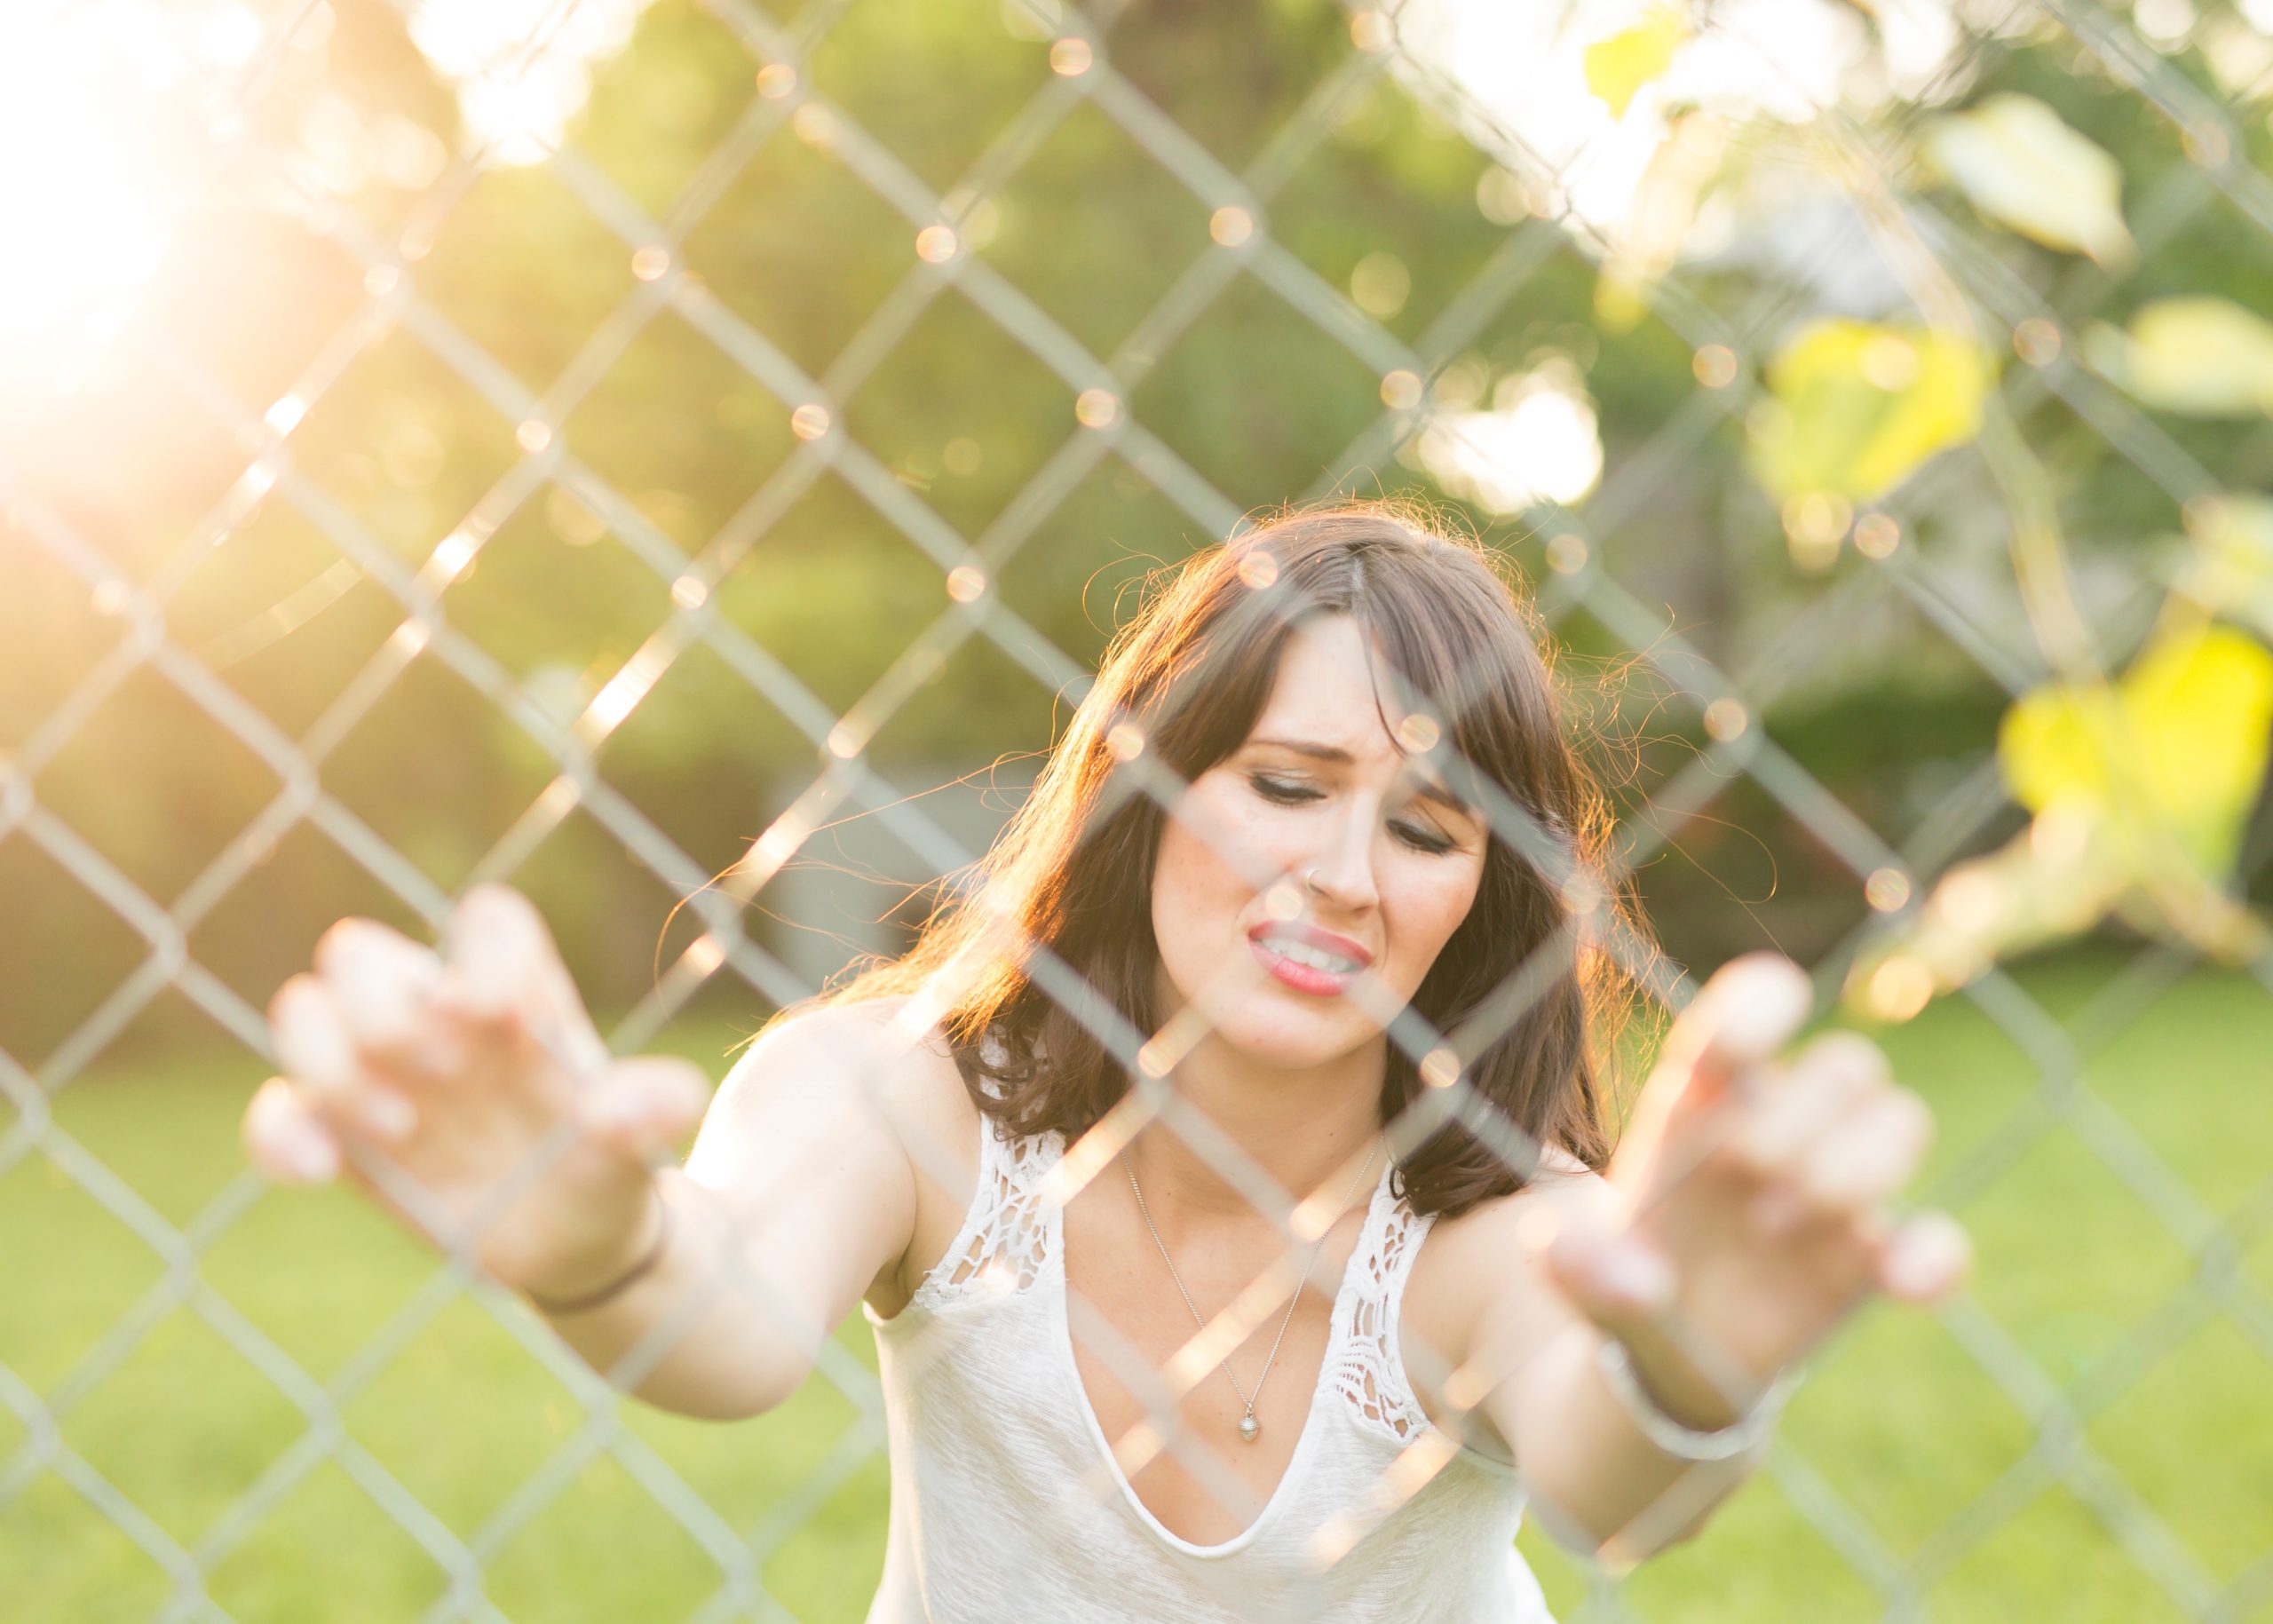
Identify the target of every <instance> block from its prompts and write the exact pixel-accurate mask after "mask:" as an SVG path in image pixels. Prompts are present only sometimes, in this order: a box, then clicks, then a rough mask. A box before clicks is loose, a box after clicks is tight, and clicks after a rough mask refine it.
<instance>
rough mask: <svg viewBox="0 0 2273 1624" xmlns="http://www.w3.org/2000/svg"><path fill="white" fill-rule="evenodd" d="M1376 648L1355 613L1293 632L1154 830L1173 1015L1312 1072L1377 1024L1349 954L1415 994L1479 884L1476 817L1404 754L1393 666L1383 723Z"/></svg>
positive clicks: (1390, 986)
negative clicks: (1242, 735) (1249, 717)
mask: <svg viewBox="0 0 2273 1624" xmlns="http://www.w3.org/2000/svg"><path fill="white" fill-rule="evenodd" d="M1380 657H1381V656H1380V654H1379V651H1378V650H1377V649H1375V648H1374V647H1373V646H1371V645H1370V644H1369V642H1368V640H1367V639H1366V637H1365V635H1364V633H1363V631H1362V630H1361V629H1360V628H1359V626H1358V622H1357V621H1356V620H1355V619H1354V618H1352V617H1351V616H1350V615H1347V614H1332V615H1326V616H1321V617H1319V618H1316V619H1313V620H1311V621H1307V622H1303V624H1302V625H1300V626H1298V627H1297V628H1296V629H1295V632H1294V633H1293V635H1292V636H1291V637H1290V638H1288V640H1287V644H1286V646H1285V648H1284V651H1283V653H1282V654H1281V656H1280V659H1279V669H1278V673H1277V677H1276V681H1275V685H1274V686H1273V687H1272V690H1271V698H1270V700H1269V701H1268V702H1267V703H1266V704H1265V705H1264V706H1263V711H1262V714H1261V715H1260V716H1259V717H1257V718H1256V720H1255V727H1254V729H1253V731H1252V732H1250V733H1249V734H1248V735H1247V740H1246V741H1245V743H1243V744H1242V745H1241V746H1240V747H1239V749H1236V750H1234V751H1233V752H1232V754H1231V755H1230V756H1228V757H1225V758H1224V760H1222V761H1221V762H1218V763H1217V764H1216V765H1215V766H1213V767H1211V768H1209V769H1208V771H1206V772H1202V773H1201V774H1200V776H1199V777H1198V778H1196V779H1194V780H1192V787H1191V788H1190V789H1189V790H1188V791H1187V792H1186V794H1185V795H1184V799H1183V802H1182V804H1181V805H1180V807H1179V809H1178V812H1177V815H1176V816H1174V817H1171V818H1170V819H1169V820H1168V823H1167V826H1166V828H1165V831H1164V832H1163V834H1162V836H1161V839H1160V860H1159V862H1158V864H1157V865H1156V872H1155V874H1154V877H1153V883H1152V934H1153V939H1154V940H1155V941H1157V942H1158V943H1159V944H1160V974H1161V976H1162V978H1164V981H1165V983H1166V984H1165V985H1164V986H1162V987H1161V988H1160V993H1161V995H1162V998H1163V1000H1164V1003H1163V1006H1162V1007H1163V1010H1164V1011H1173V1010H1177V1009H1180V1008H1183V1007H1184V1006H1185V1005H1188V1004H1192V1003H1197V1004H1198V1006H1199V1009H1200V1013H1201V1014H1203V1015H1204V1016H1205V1017H1206V1018H1207V1020H1208V1026H1209V1028H1210V1029H1211V1032H1212V1034H1213V1036H1214V1039H1215V1041H1216V1042H1222V1043H1226V1044H1229V1045H1230V1046H1231V1047H1232V1048H1233V1049H1235V1050H1239V1051H1240V1052H1242V1053H1244V1054H1246V1055H1247V1056H1250V1057H1251V1058H1254V1059H1255V1060H1258V1061H1263V1062H1265V1063H1268V1064H1272V1065H1278V1066H1287V1067H1289V1068H1294V1067H1302V1066H1316V1065H1319V1064H1322V1063H1324V1062H1327V1061H1330V1060H1333V1059H1336V1058H1340V1057H1342V1056H1344V1055H1347V1054H1349V1053H1350V1052H1351V1051H1352V1050H1356V1049H1358V1048H1359V1047H1361V1046H1362V1045H1365V1044H1366V1043H1369V1042H1375V1041H1377V1040H1378V1039H1379V1038H1380V1034H1381V1032H1382V1022H1381V1021H1380V1020H1378V1019H1376V1018H1374V1017H1373V1016H1371V1015H1368V1014H1367V1013H1366V1010H1365V1009H1364V1008H1362V1007H1361V1006H1360V1005H1359V1003H1358V1002H1356V1001H1355V1000H1353V999H1352V998H1350V996H1348V995H1347V990H1348V988H1349V986H1350V983H1351V982H1352V981H1353V980H1354V979H1355V977H1354V975H1353V974H1352V973H1350V972H1351V970H1352V968H1353V966H1356V965H1362V966H1364V968H1365V969H1366V970H1367V971H1369V972H1370V974H1371V975H1372V976H1373V977H1374V978H1375V979H1376V980H1377V981H1378V982H1379V983H1380V984H1381V989H1380V992H1379V994H1376V997H1377V998H1382V997H1385V998H1387V999H1388V1000H1389V1001H1390V1004H1391V1007H1398V1006H1401V1005H1403V1004H1404V1003H1405V1002H1408V1001H1409V1000H1410V999H1411V998H1412V996H1413V994H1414V991H1415V990H1416V989H1417V988H1418V987H1419V986H1420V985H1421V982H1422V978H1424V977H1425V976H1426V975H1427V974H1428V973H1429V968H1430V965H1432V964H1433V963H1436V959H1437V953H1438V952H1439V951H1440V950H1441V949H1442V948H1443V947H1444V945H1445V942H1446V941H1447V940H1448V939H1450V938H1451V936H1452V934H1453V931H1454V930H1455V929H1457V928H1458V927H1459V925H1460V923H1461V920H1462V919H1463V918H1465V917H1466V916H1467V914H1468V910H1469V905H1470V904H1471V903H1472V902H1474V900H1475V899H1476V892H1477V885H1478V883H1480V882H1481V880H1482V878H1483V874H1484V852H1485V842H1486V838H1487V830H1486V827H1485V823H1484V821H1483V819H1482V817H1481V816H1480V815H1479V814H1477V813H1476V812H1471V811H1467V810H1463V809H1461V808H1460V807H1458V806H1457V805H1456V804H1453V803H1451V802H1450V801H1449V800H1444V799H1436V798H1430V795H1429V793H1428V792H1429V789H1430V781H1429V780H1424V779H1423V777H1422V775H1421V771H1420V764H1418V763H1414V764H1412V765H1408V764H1407V763H1406V756H1405V754H1404V752H1403V751H1402V750H1401V749H1399V748H1398V743H1397V741H1396V739H1395V737H1394V735H1393V733H1392V732H1391V731H1390V730H1391V729H1393V728H1395V727H1396V726H1398V725H1399V724H1401V723H1402V722H1403V721H1404V719H1405V715H1404V712H1403V711H1401V710H1400V709H1398V707H1397V705H1396V702H1395V700H1394V697H1393V695H1392V693H1391V691H1390V690H1391V686H1392V685H1391V684H1390V681H1389V679H1388V677H1387V674H1386V671H1385V670H1384V672H1383V673H1382V682H1381V690H1382V692H1381V700H1380V709H1381V710H1382V711H1385V712H1386V713H1387V715H1388V717H1389V726H1388V727H1384V726H1383V725H1382V717H1381V715H1380V714H1378V713H1377V711H1376V701H1375V699H1374V684H1373V682H1372V681H1371V680H1369V673H1368V661H1369V659H1372V660H1379V659H1380ZM1306 874H1307V875H1310V877H1309V879H1308V880H1307V881H1306V880H1305V878H1304V875H1306ZM1274 890H1275V895H1276V900H1277V902H1278V909H1277V911H1274V909H1273V906H1272V905H1273V899H1274ZM1289 905H1292V906H1291V907H1290V906H1289ZM1288 912H1291V914H1292V917H1284V916H1281V915H1284V914H1286V913H1288ZM1289 953H1294V954H1300V955H1303V957H1306V958H1308V959H1310V961H1311V962H1310V963H1303V962H1301V961H1300V960H1298V959H1291V958H1289V957H1288V956H1287V955H1288V954H1289Z"/></svg>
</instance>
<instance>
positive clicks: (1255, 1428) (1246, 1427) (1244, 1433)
mask: <svg viewBox="0 0 2273 1624" xmlns="http://www.w3.org/2000/svg"><path fill="white" fill-rule="evenodd" d="M1262 1430H1263V1423H1262V1422H1259V1421H1257V1420H1255V1412H1254V1411H1252V1410H1250V1411H1248V1412H1247V1414H1244V1415H1242V1416H1240V1417H1239V1436H1240V1437H1241V1438H1245V1439H1246V1440H1247V1442H1248V1443H1250V1444H1252V1443H1253V1442H1255V1434H1256V1433H1258V1432H1260V1431H1262Z"/></svg>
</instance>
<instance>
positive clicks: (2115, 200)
mask: <svg viewBox="0 0 2273 1624" xmlns="http://www.w3.org/2000/svg"><path fill="white" fill-rule="evenodd" d="M1925 148H1926V152H1927V154H1928V156H1929V157H1931V158H1932V159H1933V161H1934V162H1936V164H1938V165H1939V166H1940V167H1941V169H1942V170H1943V172H1944V173H1945V174H1947V175H1948V176H1949V178H1951V179H1952V180H1954V181H1955V182H1956V183H1957V184H1958V186H1959V187H1960V189H1961V190H1963V192H1964V193H1965V194H1966V196H1968V198H1970V199H1972V200H1973V206H1974V207H1975V208H1976V209H1978V210H1981V212H1982V213H1984V214H1985V215H1987V216H1988V217H1989V218H1991V219H1992V220H1995V221H1997V222H1998V223H2000V225H2004V226H2010V227H2011V228H2012V229H2013V230H2015V231H2016V232H2019V233H2020V234H2022V235H2023V236H2024V237H2029V238H2031V239H2033V240H2034V241H2036V242H2041V243H2043V244H2044V245H2045V246H2047V248H2056V249H2063V250H2067V251H2068V252H2070V253H2079V254H2088V255H2090V256H2091V257H2093V258H2094V259H2095V260H2098V261H2099V262H2100V263H2101V264H2103V265H2121V264H2124V263H2126V262H2128V261H2129V259H2130V258H2131V257H2132V256H2133V253H2134V246H2133V243H2132V241H2131V234H2130V232H2128V231H2127V230H2126V229H2125V227H2124V225H2123V170H2122V167H2121V165H2119V164H2118V163H2117V162H2116V161H2115V160H2114V159H2113V158H2111V157H2110V156H2109V155H2108V154H2106V153H2105V152H2104V151H2103V150H2102V149H2101V148H2100V147H2096V146H2095V145H2094V144H2093V143H2092V142H2091V141H2090V140H2088V139H2086V138H2085V137H2083V136H2081V135H2079V134H2078V133H2076V131H2073V130H2071V129H2070V128H2069V127H2068V126H2067V125H2066V124H2065V123H2062V122H2061V118H2060V115H2058V114H2057V113H2055V112H2054V111H2053V110H2052V109H2051V108H2050V107H2047V106H2045V105H2044V103H2042V102H2040V101H2039V100H2037V99H2035V98H2034V97H2033V96H2017V95H2010V94H2007V95H2001V96H1991V97H1989V98H1987V99H1984V101H1983V102H1982V103H1981V105H1980V106H1979V107H1976V108H1974V109H1973V110H1972V111H1971V112H1969V113H1957V114H1952V115H1950V116H1948V117H1946V118H1942V119H1937V120H1936V121H1935V123H1934V124H1933V126H1932V127H1931V128H1930V129H1929V130H1928V131H1927V133H1926V137H1925Z"/></svg>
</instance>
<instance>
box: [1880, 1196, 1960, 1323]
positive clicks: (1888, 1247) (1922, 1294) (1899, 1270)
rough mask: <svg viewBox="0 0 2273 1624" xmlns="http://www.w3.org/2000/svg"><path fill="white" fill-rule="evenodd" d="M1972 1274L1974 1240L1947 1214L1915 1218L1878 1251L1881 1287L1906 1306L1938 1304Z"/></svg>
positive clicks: (1920, 1214) (1922, 1213) (1928, 1213)
mask: <svg viewBox="0 0 2273 1624" xmlns="http://www.w3.org/2000/svg"><path fill="white" fill-rule="evenodd" d="M1972 1271H1973V1240H1972V1238H1971V1237H1970V1236H1968V1234H1967V1233H1966V1232H1965V1228H1964V1226H1963V1225H1962V1224H1959V1223H1958V1221H1957V1220H1956V1219H1955V1218H1953V1217H1952V1216H1950V1215H1949V1214H1947V1213H1945V1212H1921V1213H1918V1214H1916V1215H1914V1216H1913V1217H1911V1218H1910V1219H1909V1221H1908V1222H1906V1223H1905V1224H1903V1225H1902V1227H1901V1228H1899V1229H1897V1230H1896V1231H1895V1232H1894V1233H1893V1234H1892V1235H1891V1236H1890V1237H1889V1238H1888V1240H1887V1241H1886V1244H1885V1245H1883V1246H1882V1247H1881V1248H1879V1254H1878V1268H1877V1272H1878V1278H1879V1284H1880V1286H1881V1287H1882V1288H1883V1289H1884V1290H1885V1291H1886V1292H1887V1294H1888V1295H1889V1296H1894V1297H1899V1298H1901V1299H1902V1300H1903V1301H1905V1302H1907V1303H1937V1302H1939V1301H1941V1300H1942V1299H1943V1298H1944V1297H1946V1296H1948V1295H1951V1294H1952V1292H1954V1291H1956V1290H1957V1289H1958V1287H1960V1286H1962V1285H1963V1284H1964V1283H1965V1281H1966V1279H1967V1278H1968V1276H1969V1275H1970V1274H1971V1273H1972Z"/></svg>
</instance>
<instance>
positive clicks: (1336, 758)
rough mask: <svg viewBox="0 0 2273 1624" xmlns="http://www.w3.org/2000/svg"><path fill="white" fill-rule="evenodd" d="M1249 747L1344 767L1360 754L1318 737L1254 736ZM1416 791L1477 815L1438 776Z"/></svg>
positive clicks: (1422, 797) (1423, 782)
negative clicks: (1319, 739)
mask: <svg viewBox="0 0 2273 1624" xmlns="http://www.w3.org/2000/svg"><path fill="white" fill-rule="evenodd" d="M1247 748H1248V749H1276V750H1291V751H1293V752H1294V753H1295V755H1297V756H1307V757H1310V758H1311V760H1312V761H1327V762H1332V763H1333V764H1335V765H1336V766H1343V767H1346V766H1348V765H1350V763H1351V762H1352V761H1354V760H1355V759H1356V757H1352V756H1351V755H1350V752H1349V751H1347V750H1345V749H1342V747H1341V746H1340V745H1338V744H1320V743H1319V742H1317V741H1315V740H1310V739H1250V740H1248V741H1247ZM1414 796H1415V798H1417V799H1420V800H1424V801H1434V802H1436V803H1437V804H1438V805H1440V806H1444V807H1447V808H1449V809H1450V810H1452V811H1453V812H1461V813H1463V814H1465V815H1467V816H1469V817H1474V816H1475V815H1476V808H1474V807H1473V806H1470V805H1469V804H1468V803H1467V802H1466V801H1463V800H1461V798H1460V796H1456V795H1454V794H1453V792H1452V789H1451V787H1450V786H1448V785H1446V784H1444V783H1441V782H1439V781H1438V780H1436V779H1433V778H1423V779H1422V780H1420V787H1419V788H1417V789H1415V790H1414Z"/></svg>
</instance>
